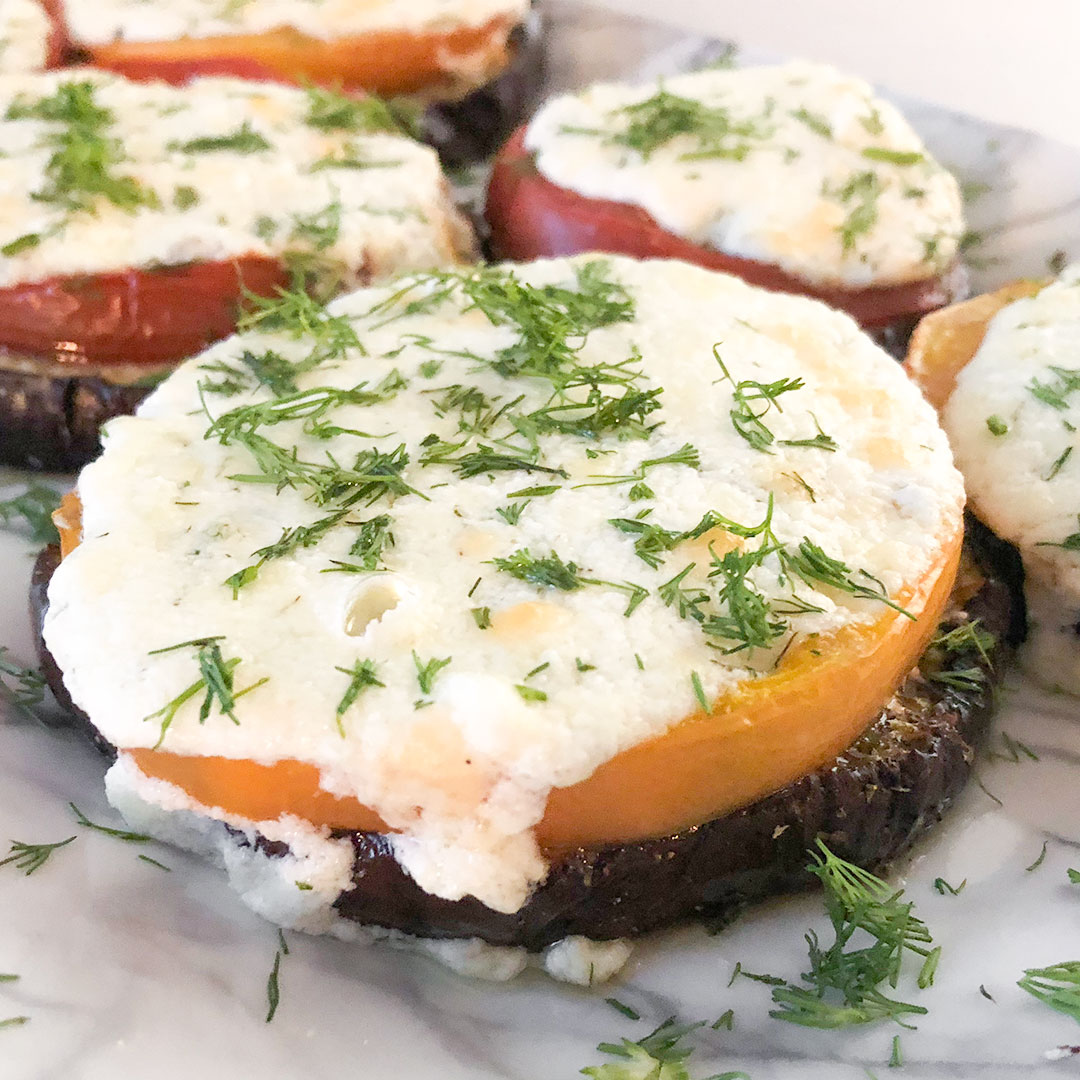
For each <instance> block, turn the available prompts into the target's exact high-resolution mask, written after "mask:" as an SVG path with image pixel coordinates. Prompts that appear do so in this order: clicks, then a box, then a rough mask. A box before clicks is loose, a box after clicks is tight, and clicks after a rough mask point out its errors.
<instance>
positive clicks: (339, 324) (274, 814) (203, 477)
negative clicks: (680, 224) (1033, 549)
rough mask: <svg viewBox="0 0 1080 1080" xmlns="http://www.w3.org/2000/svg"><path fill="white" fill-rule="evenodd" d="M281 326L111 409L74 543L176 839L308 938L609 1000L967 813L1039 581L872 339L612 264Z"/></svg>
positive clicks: (62, 628)
mask: <svg viewBox="0 0 1080 1080" xmlns="http://www.w3.org/2000/svg"><path fill="white" fill-rule="evenodd" d="M274 315H275V317H274V318H273V319H267V320H264V321H262V322H261V323H259V324H257V325H255V326H253V327H251V328H249V329H248V330H247V331H246V332H245V333H243V334H241V335H239V336H237V337H234V338H231V339H229V340H227V341H224V342H222V343H220V344H218V345H216V346H213V347H211V349H210V350H208V351H207V352H205V353H203V354H202V355H200V356H197V357H195V358H194V359H192V360H190V361H188V362H187V363H185V364H184V365H183V366H181V367H180V368H179V369H178V370H177V371H176V372H175V373H174V374H173V375H172V376H171V377H170V378H169V379H167V380H166V381H165V382H164V383H163V384H162V385H160V386H159V387H158V388H157V389H156V390H155V391H154V392H153V394H152V395H151V396H150V397H149V398H148V399H147V400H146V401H145V402H144V403H143V404H142V405H141V407H140V409H139V412H138V414H137V415H136V416H134V417H119V418H117V419H115V420H113V421H111V422H110V424H109V426H108V436H107V439H106V441H105V448H104V452H103V453H102V455H101V457H99V458H98V459H97V460H96V461H95V462H94V463H93V464H91V465H90V466H88V467H87V468H86V469H85V470H84V471H83V473H82V474H81V476H80V478H79V480H78V484H77V487H76V490H75V494H74V496H73V497H71V498H69V499H68V500H67V503H66V505H65V507H64V508H63V510H62V511H61V514H60V519H59V522H60V525H61V529H62V536H63V549H62V550H59V549H56V548H52V549H49V550H48V551H46V552H45V553H44V554H43V555H42V557H41V559H40V560H39V564H38V567H37V573H36V576H35V585H34V600H35V605H36V607H37V609H38V611H39V613H40V614H41V617H42V633H43V646H42V647H43V662H44V664H45V668H46V671H47V672H48V674H49V677H50V680H51V683H52V685H53V687H54V689H55V690H56V692H57V693H58V695H59V696H60V697H61V699H62V700H64V701H66V702H68V703H69V704H71V706H72V708H73V709H74V710H75V711H76V712H78V713H79V714H80V715H81V717H82V719H83V722H84V723H85V724H87V725H88V726H89V730H90V731H91V732H92V734H93V735H94V737H95V738H96V739H97V740H98V741H99V743H100V744H101V745H102V746H104V747H105V748H106V749H107V750H108V751H109V752H110V753H112V754H115V763H114V764H113V766H112V767H111V769H110V771H109V773H108V777H107V781H106V784H107V791H108V795H109V798H110V800H111V802H112V803H113V805H114V806H115V807H116V808H117V809H118V810H120V812H121V813H122V814H123V815H124V817H125V818H126V820H127V821H128V822H129V823H130V824H131V826H132V827H133V828H135V829H137V830H139V831H145V832H148V833H151V834H153V835H155V836H158V837H161V838H162V839H165V840H169V841H171V842H174V843H178V844H181V845H183V846H187V847H189V848H192V849H194V850H198V851H201V852H204V853H206V854H207V855H208V856H210V857H212V858H214V859H215V860H217V861H219V862H220V863H221V864H222V865H224V866H225V867H226V869H227V870H228V872H229V874H230V875H231V877H232V878H233V881H234V884H235V885H236V886H237V888H238V889H240V890H241V892H242V894H243V897H244V900H245V902H247V903H249V904H251V905H252V906H253V907H254V908H255V909H256V910H258V911H259V912H261V913H262V914H263V915H265V916H266V917H267V918H270V919H272V920H273V921H275V922H277V923H279V924H280V925H283V926H288V927H295V928H298V929H303V930H308V931H314V932H331V933H335V934H338V935H341V936H347V935H349V934H354V933H355V932H356V929H357V927H367V928H370V929H372V930H373V932H376V933H380V934H387V933H392V934H396V935H400V934H406V935H414V936H416V937H418V938H420V939H423V940H427V941H429V942H430V941H432V940H434V941H438V942H440V943H439V944H437V945H432V946H431V948H432V949H434V950H435V951H436V952H437V953H438V954H439V955H441V956H442V957H443V958H444V959H447V960H449V961H450V962H456V963H459V964H466V963H467V964H468V965H469V970H471V971H473V972H474V973H479V974H488V975H491V976H500V977H506V976H508V975H510V974H513V973H514V972H515V971H517V970H520V968H521V967H522V966H523V965H524V964H525V963H526V960H527V957H528V955H529V954H534V955H540V956H542V957H543V962H544V963H545V964H546V966H547V967H548V970H550V971H551V972H552V973H553V974H556V975H557V976H559V977H561V978H567V979H571V980H576V981H582V982H584V981H590V980H599V979H603V978H605V977H607V976H608V975H610V974H611V973H612V972H613V971H614V970H615V969H617V967H618V966H619V965H620V964H621V963H622V962H623V961H624V960H625V958H626V955H627V952H628V946H627V945H626V943H625V940H624V939H626V938H629V937H632V936H634V935H636V934H639V933H642V932H644V931H647V930H650V929H652V928H655V927H658V926H664V925H668V924H671V923H674V922H677V921H679V920H683V919H686V918H689V917H692V916H697V915H703V914H714V915H715V914H718V913H721V912H723V911H726V910H729V909H730V908H731V907H732V906H734V905H737V904H739V903H741V902H743V901H745V900H747V899H753V898H756V897H759V896H762V895H765V894H769V893H773V892H777V891H783V890H785V889H789V888H792V887H795V886H797V885H799V884H802V883H805V882H806V880H807V873H806V869H805V866H806V861H807V856H806V852H807V849H808V847H810V846H811V845H812V844H813V842H814V841H815V839H816V838H818V837H822V838H825V839H826V840H827V842H828V844H829V846H830V848H831V850H832V851H833V852H835V853H837V854H839V855H841V856H843V857H845V858H848V859H852V860H854V861H856V862H858V863H861V864H862V865H866V866H875V865H879V864H881V863H884V862H887V861H888V860H889V859H891V858H892V857H894V856H895V855H896V854H897V853H898V852H900V851H902V850H903V849H904V848H905V847H906V846H907V845H908V844H909V843H910V842H911V841H912V839H913V838H915V837H916V836H918V835H919V834H920V833H922V832H923V831H924V830H925V829H926V828H927V827H929V826H930V825H932V824H933V823H934V822H936V821H937V819H938V818H939V817H940V815H941V814H942V812H943V811H944V809H945V808H946V807H947V806H948V804H949V803H950V801H951V800H952V798H953V797H954V796H955V794H956V793H957V791H958V790H959V789H960V787H961V786H962V784H963V782H964V780H965V778H966V776H967V774H968V771H969V768H970V763H971V757H972V750H971V740H972V738H973V737H974V735H975V733H976V732H977V730H978V728H979V725H980V723H981V721H982V717H983V716H984V714H985V712H986V710H987V709H988V707H989V706H990V704H991V701H992V696H993V695H992V691H991V687H992V683H993V678H994V673H993V669H992V665H991V661H992V658H993V654H994V642H995V639H996V638H997V637H1001V638H1004V637H1005V636H1006V635H1007V628H1008V625H1009V620H1010V597H1009V592H1008V590H1007V589H1006V588H1005V587H1004V586H1003V585H1001V583H1000V582H999V581H998V580H997V579H996V573H995V570H994V567H993V565H992V562H991V561H988V560H987V558H986V555H985V553H984V552H981V551H980V550H979V549H978V547H977V546H976V545H973V544H972V543H970V542H968V543H966V542H965V539H964V522H963V503H964V493H963V489H962V486H961V480H960V476H959V474H958V473H957V471H956V470H955V469H954V468H953V465H952V461H951V457H950V452H949V448H948V444H947V441H946V438H945V435H944V433H943V431H942V430H941V428H940V427H939V426H938V423H937V419H936V416H935V414H934V412H933V410H932V408H931V407H930V406H929V405H928V404H927V403H926V402H925V401H924V400H923V398H922V397H921V396H920V394H919V392H918V389H917V388H916V386H915V385H914V384H913V383H912V382H911V381H910V380H908V379H907V378H906V376H905V375H904V373H903V372H902V370H901V369H900V368H899V367H898V366H897V365H896V364H895V363H894V362H893V361H892V360H891V359H890V357H889V356H888V355H887V354H886V353H885V352H884V351H882V350H881V349H880V348H878V347H877V346H876V345H875V344H874V343H873V342H872V341H871V340H870V339H869V338H868V337H867V336H866V335H865V334H863V333H862V332H861V331H860V330H859V328H858V327H857V326H856V324H855V323H854V322H853V321H852V320H851V319H849V318H848V317H847V316H845V315H843V314H840V313H838V312H836V311H833V310H831V309H829V308H827V307H826V306H825V305H823V304H821V303H819V302H817V301H813V300H810V299H806V298H803V297H794V296H789V295H782V294H779V293H773V292H768V291H765V290H763V289H758V288H754V287H751V286H749V285H747V284H745V283H744V282H742V281H740V280H738V279H737V278H734V277H732V276H729V275H725V274H720V273H716V272H712V271H709V270H705V269H702V268H699V267H694V266H690V265H687V264H685V263H681V262H674V261H641V262H639V261H635V260H631V259H627V258H621V257H615V258H611V259H610V260H604V259H600V258H598V257H596V256H585V257H578V258H575V259H561V260H553V261H546V262H537V263H534V264H528V265H524V266H519V267H510V266H494V267H487V268H477V269H467V270H456V269H455V270H447V271H441V272H435V273H422V274H413V275H407V276H405V277H402V278H399V279H397V280H395V281H393V282H390V283H389V284H386V285H381V286H374V287H367V288H362V289H360V290H359V291H356V292H354V293H353V294H351V295H349V296H347V297H344V298H342V299H339V300H336V301H334V302H333V303H331V304H330V305H329V306H328V307H327V308H326V309H325V310H323V311H321V312H319V313H312V312H308V313H307V314H306V315H305V316H303V317H301V315H299V314H297V313H296V312H293V311H290V310H289V309H288V307H287V306H286V305H285V304H284V303H282V304H280V305H279V306H278V307H277V308H276V309H275V310H274ZM271 357H272V358H273V359H272V363H271V362H270V361H269V359H268V358H271ZM263 362H267V363H271V366H272V367H273V369H274V371H275V373H276V377H275V378H274V379H261V378H259V377H258V374H257V372H258V369H259V367H260V366H261V364H262V363H263ZM105 612H107V613H108V617H107V618H103V617H102V615H103V613H105ZM976 628H977V629H978V632H977V633H975V632H974V631H975V629H976ZM958 669H959V670H963V671H964V672H966V673H967V676H968V677H966V678H964V679H959V678H952V677H950V676H951V674H952V673H953V672H954V671H955V670H958ZM972 671H977V672H978V673H979V677H978V678H975V677H972V676H971V672H972ZM477 939H479V941H478V940H477ZM483 943H486V944H487V945H491V946H495V947H496V948H495V949H488V948H486V947H485V946H484V945H483Z"/></svg>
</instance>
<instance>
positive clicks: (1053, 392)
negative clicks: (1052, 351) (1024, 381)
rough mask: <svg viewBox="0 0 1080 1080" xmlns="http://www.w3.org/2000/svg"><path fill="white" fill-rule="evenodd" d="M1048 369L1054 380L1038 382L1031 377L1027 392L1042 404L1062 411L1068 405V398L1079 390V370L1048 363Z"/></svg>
mask: <svg viewBox="0 0 1080 1080" xmlns="http://www.w3.org/2000/svg"><path fill="white" fill-rule="evenodd" d="M1049 370H1050V372H1051V373H1052V374H1053V376H1054V381H1053V382H1039V380H1038V379H1032V380H1031V382H1029V383H1028V387H1027V389H1028V393H1029V394H1031V396H1032V397H1034V398H1036V399H1037V400H1039V401H1041V402H1042V403H1043V404H1044V405H1049V406H1050V408H1052V409H1057V410H1058V411H1059V412H1064V410H1066V409H1067V408H1068V407H1069V401H1068V398H1069V397H1070V396H1071V395H1072V394H1075V393H1076V391H1077V390H1080V370H1077V369H1076V368H1063V367H1057V366H1056V365H1054V364H1051V365H1050V368H1049Z"/></svg>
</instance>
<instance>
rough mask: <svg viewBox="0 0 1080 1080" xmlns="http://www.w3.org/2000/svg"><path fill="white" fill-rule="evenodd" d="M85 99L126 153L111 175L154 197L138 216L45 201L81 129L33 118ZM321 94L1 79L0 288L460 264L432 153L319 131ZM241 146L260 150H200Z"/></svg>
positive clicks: (221, 85) (460, 235)
mask: <svg viewBox="0 0 1080 1080" xmlns="http://www.w3.org/2000/svg"><path fill="white" fill-rule="evenodd" d="M86 84H89V85H91V86H92V87H93V92H92V99H93V102H94V104H95V106H97V107H98V108H100V109H102V110H105V111H106V112H107V113H108V118H107V119H106V121H105V123H104V124H103V125H102V127H101V130H100V136H101V138H103V139H106V140H115V145H116V146H117V147H118V150H117V153H116V160H115V162H114V163H113V164H112V165H110V167H109V171H110V175H113V176H117V177H122V178H130V179H132V180H134V181H136V182H137V183H138V185H139V189H140V191H142V192H143V194H144V196H145V197H144V200H143V205H139V206H137V207H136V208H135V209H134V210H132V209H128V208H125V207H123V206H118V205H115V204H114V203H113V202H112V201H110V200H109V199H108V198H107V197H105V196H98V197H96V198H95V199H93V202H92V205H91V206H89V207H88V208H84V209H76V210H72V209H70V208H69V206H67V205H65V203H64V201H63V200H59V199H52V200H50V201H42V199H41V198H40V197H35V196H39V195H40V193H41V192H42V191H43V190H48V189H49V188H50V186H51V185H52V183H53V171H52V168H51V167H50V161H51V160H52V157H53V155H54V153H55V152H56V150H57V139H58V138H59V137H61V136H63V135H64V133H65V132H67V131H68V130H69V129H68V125H67V124H66V123H65V122H64V121H63V120H56V119H51V118H50V119H43V118H41V117H40V116H38V115H34V114H32V115H25V111H26V109H25V107H29V108H31V109H32V107H33V106H34V104H35V103H37V102H40V101H42V100H47V99H51V98H53V97H55V96H56V95H57V94H59V93H61V92H62V90H63V88H64V87H65V86H67V85H74V86H80V85H86ZM318 93H319V92H318V91H312V92H310V93H309V92H306V91H304V90H299V89H294V88H291V87H285V86H276V85H272V84H268V83H259V84H254V83H250V82H244V81H242V80H239V79H218V78H208V79H199V80H196V81H195V82H193V83H191V84H190V85H188V86H185V87H182V88H177V87H172V86H167V85H165V84H164V83H135V82H129V81H128V80H126V79H123V78H120V77H118V76H113V75H108V74H105V73H103V72H95V71H90V70H86V69H82V70H79V71H76V72H72V71H65V72H54V73H47V74H39V75H21V76H18V75H13V76H5V77H0V145H2V146H3V147H4V149H5V153H4V154H3V155H2V156H0V222H2V223H3V224H2V226H0V248H6V249H7V252H8V254H6V255H4V254H0V288H2V287H5V286H11V285H16V284H20V283H24V282H34V281H40V280H42V279H45V278H48V277H51V276H53V275H72V274H92V273H108V272H110V271H117V270H125V269H128V268H145V267H154V266H162V265H163V266H173V265H177V264H181V263H185V262H191V261H201V260H208V261H214V260H229V259H234V258H237V257H239V256H243V255H262V256H272V257H280V256H281V255H283V254H284V253H285V252H288V251H306V252H312V253H314V254H315V255H317V256H318V257H319V258H320V259H324V260H327V261H331V262H333V263H336V264H340V265H341V267H342V268H343V270H344V273H345V277H346V280H348V281H351V282H352V283H354V284H355V283H359V282H361V281H366V280H369V279H371V278H379V277H383V276H386V275H388V274H390V273H393V272H395V271H398V270H409V269H420V268H424V267H430V266H441V265H446V264H447V263H452V262H458V261H460V260H461V258H462V257H463V256H464V255H465V254H466V253H468V252H469V251H470V250H471V238H470V236H469V234H468V228H467V226H466V225H465V223H464V221H463V220H462V218H461V217H460V215H459V214H458V212H457V210H456V209H455V208H454V206H453V203H452V200H451V198H450V194H449V190H448V185H447V183H446V179H445V177H444V176H443V173H442V170H441V168H440V166H439V161H438V158H437V156H436V154H435V152H434V151H433V150H432V149H430V148H429V147H426V146H422V145H420V144H419V143H417V142H414V141H413V140H411V139H408V138H405V137H404V136H400V135H396V134H385V133H378V134H370V135H368V134H363V133H362V132H357V131H350V130H338V129H336V128H329V129H328V128H327V127H326V126H325V124H324V125H323V126H321V127H320V126H313V125H312V124H311V123H308V122H307V121H308V120H309V119H310V118H311V117H312V115H313V112H312V110H313V100H315V99H316V96H317V95H318ZM13 107H14V109H15V111H14V113H12V111H11V110H12V108H13ZM324 112H325V110H324ZM314 115H315V116H319V115H321V114H320V113H319V112H318V111H316V112H315V113H314ZM232 137H239V139H240V140H241V141H239V142H238V143H237V144H236V145H238V146H241V147H242V146H243V145H244V143H246V144H247V145H248V147H250V146H252V145H254V147H255V148H254V149H250V148H249V149H246V150H245V149H229V148H225V149H210V150H207V149H198V147H199V146H200V145H204V146H205V144H199V143H198V142H194V141H195V140H203V139H207V138H210V139H214V138H224V139H228V138H232ZM252 140H254V142H253V141H252ZM258 140H261V142H262V143H265V148H262V147H261V143H259V141H258ZM193 144H194V145H193ZM189 147H190V149H189ZM342 162H345V163H346V164H345V165H344V166H343V165H341V163H342ZM24 237H35V238H37V239H36V242H35V243H22V242H20V241H21V239H22V238H24Z"/></svg>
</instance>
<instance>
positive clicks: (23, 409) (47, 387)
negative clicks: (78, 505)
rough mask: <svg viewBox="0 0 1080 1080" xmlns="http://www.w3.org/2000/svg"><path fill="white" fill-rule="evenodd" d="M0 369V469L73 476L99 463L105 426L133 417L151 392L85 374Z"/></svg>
mask: <svg viewBox="0 0 1080 1080" xmlns="http://www.w3.org/2000/svg"><path fill="white" fill-rule="evenodd" d="M42 366H43V368H45V370H42V371H34V370H32V369H26V368H21V369H7V368H2V367H0V464H3V465H12V466H14V467H16V468H20V469H42V470H45V471H47V472H73V471H74V470H76V469H80V468H82V466H83V465H85V464H86V463H87V462H89V461H92V460H93V459H94V458H95V457H97V454H98V451H99V450H100V449H101V443H100V441H99V437H98V432H99V430H100V428H101V425H102V424H104V423H105V421H106V420H111V419H112V418H113V417H114V416H122V415H126V414H128V413H131V412H134V410H135V407H136V405H138V404H139V402H140V401H142V399H143V398H144V397H146V395H147V394H149V393H150V390H151V387H150V386H147V385H140V384H138V383H129V382H123V383H121V382H113V381H110V380H109V377H108V369H107V367H101V369H100V370H96V369H95V370H93V372H92V373H91V372H87V373H86V374H83V373H80V374H70V375H68V374H65V375H58V374H55V373H52V372H50V371H48V370H47V366H46V365H44V364H43V365H42Z"/></svg>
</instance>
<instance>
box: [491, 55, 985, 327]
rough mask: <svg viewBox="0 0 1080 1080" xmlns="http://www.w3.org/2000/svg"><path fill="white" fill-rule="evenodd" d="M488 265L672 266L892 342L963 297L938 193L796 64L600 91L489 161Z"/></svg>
mask: <svg viewBox="0 0 1080 1080" xmlns="http://www.w3.org/2000/svg"><path fill="white" fill-rule="evenodd" d="M487 219H488V222H489V224H490V227H491V234H492V246H493V248H494V250H495V252H496V254H497V255H499V256H500V257H503V258H515V259H531V258H538V257H544V256H553V255H567V254H573V253H575V252H581V251H607V252H619V253H623V254H627V255H634V256H637V257H649V258H654V257H660V258H678V259H685V260H686V261H688V262H692V263H697V264H699V265H701V266H706V267H709V268H711V269H716V270H724V271H727V272H730V273H734V274H737V275H739V276H740V277H742V278H743V279H745V280H746V281H749V282H750V283H751V284H754V285H760V286H762V287H764V288H768V289H775V290H781V291H785V292H794V293H802V294H805V295H808V296H814V297H817V298H819V299H822V300H825V301H826V302H828V303H829V304H831V305H832V306H833V307H836V308H839V309H840V310H842V311H846V312H848V313H849V314H851V315H853V316H854V317H855V318H856V319H857V320H858V321H859V322H860V323H861V324H862V325H863V326H864V327H866V328H868V329H871V330H874V331H877V332H885V331H888V330H890V329H891V330H893V331H903V330H905V329H906V330H907V331H908V332H909V331H910V329H911V326H912V325H913V322H914V320H915V319H917V318H918V316H920V315H923V314H925V313H927V312H928V311H932V310H934V309H935V308H939V307H941V306H942V305H944V304H947V303H949V302H950V301H952V300H955V299H959V298H960V297H961V296H963V295H964V294H965V292H966V288H967V282H966V275H965V272H964V270H963V267H962V266H961V265H960V262H959V255H958V252H959V243H960V239H961V236H962V235H963V233H964V217H963V207H962V200H961V195H960V188H959V185H958V184H957V181H956V179H955V178H954V177H953V176H952V175H951V174H949V173H948V172H947V171H946V170H945V169H943V168H942V167H941V166H940V165H939V164H938V163H937V162H936V161H935V160H934V159H933V157H932V156H931V155H930V153H929V152H928V150H927V149H926V146H925V145H924V144H923V142H922V140H921V139H920V138H919V136H918V135H917V134H916V132H915V131H914V130H913V129H912V127H911V126H910V125H909V124H908V122H907V121H906V120H905V119H904V117H903V116H902V115H901V114H900V112H899V111H898V110H897V109H896V107H895V106H893V105H892V104H890V103H888V102H886V101H884V100H882V99H881V98H879V97H877V96H876V95H875V94H874V93H873V90H872V89H871V87H870V86H869V85H868V84H867V83H865V82H863V81H862V80H860V79H857V78H854V77H851V76H848V75H844V74H841V73H840V72H838V71H836V70H835V69H833V68H830V67H825V66H822V65H817V64H809V63H805V62H797V63H790V64H784V65H779V66H764V67H748V68H740V69H707V70H703V71H697V72H693V73H691V74H686V75H678V76H672V77H670V78H667V79H664V80H662V81H659V82H654V83H647V84H644V85H623V84H601V85H595V86H592V87H589V88H588V89H586V90H583V91H579V92H575V93H570V94H565V95H561V96H558V97H555V98H553V99H552V100H550V101H548V102H547V103H546V104H545V105H544V106H543V108H541V110H540V111H539V112H538V113H537V115H536V116H535V117H534V118H533V119H532V121H531V122H530V123H529V124H527V125H526V126H525V127H523V128H522V129H520V130H519V131H518V132H517V134H516V135H514V136H513V138H512V139H511V140H510V142H509V143H508V144H507V145H506V147H505V148H504V149H503V150H502V151H501V152H500V154H499V156H498V158H497V159H496V162H495V168H494V173H493V175H492V178H491V185H490V189H489V193H488V200H487Z"/></svg>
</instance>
